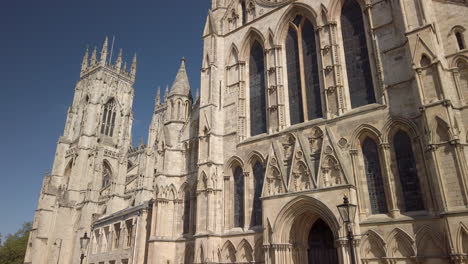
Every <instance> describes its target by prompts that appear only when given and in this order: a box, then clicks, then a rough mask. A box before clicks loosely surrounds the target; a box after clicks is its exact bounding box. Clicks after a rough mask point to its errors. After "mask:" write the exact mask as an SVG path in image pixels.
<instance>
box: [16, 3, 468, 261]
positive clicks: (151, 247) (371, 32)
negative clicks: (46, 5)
mask: <svg viewBox="0 0 468 264" xmlns="http://www.w3.org/2000/svg"><path fill="white" fill-rule="evenodd" d="M466 29H468V1H467V0H213V3H212V8H211V9H210V10H209V12H208V17H207V19H206V25H205V28H204V32H203V41H204V49H203V65H202V70H201V89H200V95H198V94H197V95H196V96H195V97H193V96H192V94H191V88H190V85H189V81H188V78H187V73H186V69H185V60H182V62H181V66H180V69H179V71H178V73H177V75H176V77H175V81H174V83H173V85H172V87H170V88H169V87H168V88H166V91H165V92H164V94H163V95H162V96H161V93H160V91H159V90H158V91H157V96H156V103H155V109H154V113H153V118H152V121H151V125H150V128H149V136H148V142H147V144H146V145H145V144H143V143H140V144H139V145H138V146H137V147H134V146H133V145H132V141H131V138H132V135H131V131H132V122H133V114H132V105H133V98H134V92H135V91H134V87H133V84H134V82H135V77H136V71H137V58H136V56H135V58H134V59H133V62H132V63H130V64H129V65H130V66H129V67H127V65H126V64H125V63H124V62H123V61H122V52H120V54H119V55H118V58H117V59H116V60H115V61H112V60H111V59H109V58H108V52H109V51H108V41H107V39H106V41H105V43H104V46H103V48H102V50H101V52H100V54H98V52H97V50H96V49H95V50H94V51H92V52H91V54H88V52H86V55H85V57H84V59H83V63H82V67H81V73H80V79H79V81H78V83H77V84H76V87H75V95H74V99H73V102H72V104H71V106H70V108H69V111H68V115H67V121H66V124H65V129H64V132H63V136H61V137H60V139H59V141H58V144H57V151H56V155H55V161H54V164H53V169H52V172H51V173H50V174H49V175H46V176H45V179H44V183H43V186H42V189H41V193H40V198H39V202H38V207H37V210H36V214H35V218H34V224H33V230H32V232H31V235H30V238H29V244H28V251H27V255H26V259H25V263H33V264H71V263H75V264H77V263H80V257H81V255H82V254H83V256H84V259H83V263H89V264H120V263H124V264H130V263H135V264H137V263H138V264H143V263H145V264H182V263H187V264H191V263H268V264H283V263H295V264H307V263H309V264H336V263H342V264H344V263H346V264H347V263H352V262H351V259H350V253H351V252H350V251H349V250H350V249H349V246H348V240H347V231H348V230H347V227H346V224H345V223H344V222H343V220H342V218H341V217H340V214H339V212H338V209H337V205H339V204H341V203H343V196H344V195H347V196H348V197H349V200H350V202H351V203H352V204H356V205H357V214H356V217H355V219H354V223H353V224H352V225H351V226H350V228H351V230H352V231H353V233H354V235H355V237H354V238H355V240H354V244H353V248H354V249H353V250H354V251H355V252H356V255H357V256H356V258H357V263H364V264H366V263H369V264H370V263H382V264H383V263H386V264H394V263H395V264H396V263H398V264H402V263H431V264H435V263H454V264H467V263H468V256H467V254H468V164H467V157H468V49H467V47H468V46H467V45H468V32H467V31H466ZM175 71H176V69H174V72H175ZM155 93H156V91H155ZM85 233H87V235H88V236H89V237H90V243H89V245H88V247H87V248H86V249H84V250H82V249H81V247H80V238H81V237H83V235H84V234H85Z"/></svg>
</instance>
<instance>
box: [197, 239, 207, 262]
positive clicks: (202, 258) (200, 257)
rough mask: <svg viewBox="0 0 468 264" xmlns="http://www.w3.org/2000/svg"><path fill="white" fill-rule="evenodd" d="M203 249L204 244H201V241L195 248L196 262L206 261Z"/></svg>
mask: <svg viewBox="0 0 468 264" xmlns="http://www.w3.org/2000/svg"><path fill="white" fill-rule="evenodd" d="M205 260H206V259H205V249H204V246H203V243H201V244H200V246H199V247H198V250H197V255H196V263H200V264H202V263H206V261H205Z"/></svg>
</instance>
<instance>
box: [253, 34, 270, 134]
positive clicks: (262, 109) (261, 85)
mask: <svg viewBox="0 0 468 264" xmlns="http://www.w3.org/2000/svg"><path fill="white" fill-rule="evenodd" d="M249 72H250V135H251V136H255V135H259V134H262V133H266V131H267V129H266V128H267V126H266V98H265V97H266V94H265V61H264V56H263V48H262V46H261V45H260V43H258V41H255V42H254V44H253V45H252V48H251V50H250V63H249Z"/></svg>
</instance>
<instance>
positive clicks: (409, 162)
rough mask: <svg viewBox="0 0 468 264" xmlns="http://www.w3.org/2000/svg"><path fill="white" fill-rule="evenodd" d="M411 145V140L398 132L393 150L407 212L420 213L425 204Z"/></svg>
mask: <svg viewBox="0 0 468 264" xmlns="http://www.w3.org/2000/svg"><path fill="white" fill-rule="evenodd" d="M411 145H412V144H411V139H410V138H409V137H408V135H407V134H406V133H405V132H403V131H398V132H397V133H396V134H395V136H394V137H393V148H394V151H395V156H396V161H397V165H398V174H399V176H400V184H401V190H402V192H403V199H404V201H405V207H406V211H418V210H423V209H424V204H423V201H422V197H421V188H420V186H419V178H418V171H417V169H416V162H415V159H414V154H413V149H412V147H411Z"/></svg>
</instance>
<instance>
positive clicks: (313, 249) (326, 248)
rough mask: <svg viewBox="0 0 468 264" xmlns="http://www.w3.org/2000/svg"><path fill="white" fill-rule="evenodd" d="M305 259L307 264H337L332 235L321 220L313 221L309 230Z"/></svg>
mask: <svg viewBox="0 0 468 264" xmlns="http://www.w3.org/2000/svg"><path fill="white" fill-rule="evenodd" d="M307 257H308V260H309V261H308V263H309V264H338V255H337V252H336V248H335V246H334V239H333V233H332V231H331V229H330V227H329V226H328V225H327V224H326V223H325V222H324V221H323V220H322V219H318V220H317V221H315V223H314V224H313V225H312V228H311V229H310V232H309V238H308V250H307Z"/></svg>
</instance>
